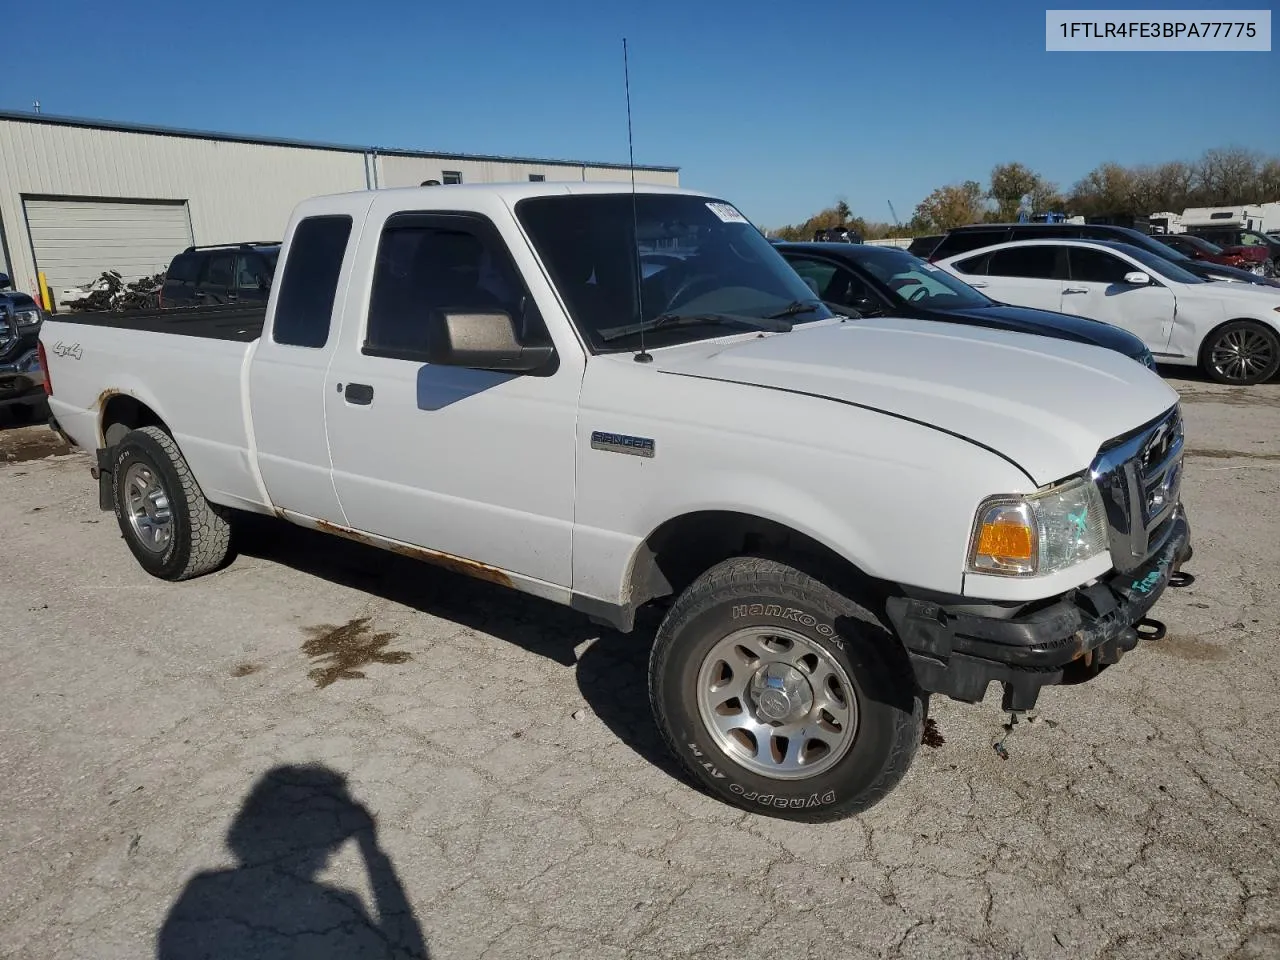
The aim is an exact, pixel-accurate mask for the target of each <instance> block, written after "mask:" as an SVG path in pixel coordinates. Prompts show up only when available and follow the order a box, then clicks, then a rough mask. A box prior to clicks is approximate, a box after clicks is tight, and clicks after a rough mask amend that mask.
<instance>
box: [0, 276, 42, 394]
mask: <svg viewBox="0 0 1280 960" xmlns="http://www.w3.org/2000/svg"><path fill="white" fill-rule="evenodd" d="M43 322H44V311H43V310H41V309H40V306H39V305H38V304H37V303H36V302H35V300H33V299H31V297H29V296H28V295H27V294H25V293H19V292H18V291H16V290H10V289H9V277H8V275H7V274H3V273H0V407H7V408H8V409H9V412H10V413H11V414H12V415H14V416H17V417H21V418H23V419H30V418H31V416H32V415H33V414H34V413H35V412H36V410H38V409H42V408H43V407H44V402H45V393H44V368H43V367H41V365H40V355H39V353H38V352H37V350H36V342H37V341H38V340H39V338H40V325H41V323H43Z"/></svg>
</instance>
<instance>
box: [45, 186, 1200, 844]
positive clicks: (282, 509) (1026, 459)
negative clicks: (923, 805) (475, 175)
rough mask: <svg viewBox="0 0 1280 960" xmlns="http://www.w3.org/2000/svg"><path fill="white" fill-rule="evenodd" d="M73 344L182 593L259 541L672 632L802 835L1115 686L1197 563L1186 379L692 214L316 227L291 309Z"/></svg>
mask: <svg viewBox="0 0 1280 960" xmlns="http://www.w3.org/2000/svg"><path fill="white" fill-rule="evenodd" d="M41 341H42V344H43V345H44V347H45V351H46V354H47V356H48V360H49V370H48V372H49V379H50V385H49V386H50V390H51V392H52V398H51V401H50V402H51V406H52V411H53V415H54V418H55V422H56V429H59V430H61V431H64V432H65V434H66V435H68V436H69V437H70V438H71V439H72V440H73V441H74V443H76V444H77V445H78V446H80V447H82V448H84V449H85V450H92V451H94V452H95V456H96V465H95V466H94V468H93V471H94V474H95V476H96V477H97V480H98V484H99V496H100V503H101V506H102V507H103V508H104V509H109V510H114V512H115V514H116V516H117V518H118V520H119V526H120V531H121V533H122V534H123V537H124V541H125V543H126V545H127V546H128V548H129V549H130V550H131V551H132V553H133V555H134V557H136V558H137V560H138V562H139V563H140V564H141V565H142V567H143V568H144V569H146V570H147V571H148V572H150V573H151V574H153V575H154V576H156V577H159V578H162V579H166V580H183V579H186V578H188V577H194V576H197V575H199V574H203V573H207V572H209V571H211V570H216V569H218V568H219V567H220V566H221V565H222V564H224V563H226V562H227V561H228V557H229V556H230V543H231V536H232V531H233V530H234V528H235V525H236V522H237V517H238V516H240V515H242V514H244V513H258V514H271V515H275V516H277V517H280V518H283V519H285V520H288V521H289V522H292V523H295V524H300V525H302V526H304V527H310V528H312V529H316V530H323V531H327V532H329V533H332V534H335V535H337V536H341V537H347V538H351V539H355V540H359V541H361V542H364V543H368V544H375V545H377V546H379V547H383V548H387V549H390V550H394V551H396V552H399V553H402V554H408V555H411V556H415V557H419V558H421V559H423V560H426V561H430V562H433V563H437V564H441V565H443V566H445V567H447V568H449V569H452V570H455V571H460V572H462V573H466V574H470V575H472V576H476V577H480V578H482V579H485V580H488V581H491V582H493V583H497V584H502V585H505V586H508V587H512V588H514V589H517V590H522V591H525V592H527V593H531V594H534V595H536V596H539V597H544V598H547V599H550V600H553V601H556V602H558V603H561V604H565V605H568V606H570V607H572V608H575V609H577V610H579V611H581V612H582V613H584V614H585V615H587V616H589V617H591V618H593V619H594V620H595V621H597V622H600V623H603V624H607V625H611V626H612V627H614V628H616V629H617V630H618V631H621V632H624V633H625V632H629V631H631V630H632V628H633V625H634V623H635V622H636V613H637V611H638V610H639V609H640V608H642V607H646V606H653V607H657V608H659V609H660V611H661V612H662V620H661V626H660V628H659V629H658V631H657V636H656V639H655V641H654V643H653V649H652V654H651V660H650V665H649V688H650V699H651V703H652V708H653V714H654V717H655V719H656V721H657V724H658V726H659V728H660V729H661V731H662V733H663V735H664V737H665V739H666V742H667V744H668V745H669V746H670V748H671V750H672V751H673V752H674V753H675V755H676V756H677V757H679V758H680V760H681V761H682V762H683V764H684V766H685V767H686V768H687V770H688V771H689V773H690V774H691V775H692V777H693V778H695V779H696V781H697V782H698V783H700V784H701V785H702V787H704V788H705V789H706V790H707V791H709V792H710V793H712V794H713V795H715V796H716V797H719V798H721V799H722V800H724V801H727V802H728V803H731V804H735V805H737V806H739V807H742V808H745V809H747V810H753V811H757V812H760V813H765V814H771V815H774V816H779V817H787V818H792V819H799V820H829V819H835V818H839V817H844V816H847V815H850V814H853V813H855V812H857V811H861V810H864V809H866V808H867V807H869V806H870V805H871V804H873V803H875V802H877V801H878V800H880V799H881V798H882V797H884V796H885V795H886V794H887V793H888V792H889V791H890V790H891V789H892V788H893V787H894V785H895V784H896V783H897V782H898V781H899V780H900V779H901V778H902V776H903V775H904V774H905V773H906V771H907V768H908V766H909V765H910V763H911V760H912V757H913V755H914V753H915V751H916V748H917V745H918V744H919V743H920V740H921V733H922V725H923V723H924V718H925V715H926V707H927V703H928V700H929V697H930V696H931V695H933V694H939V695H943V696H948V697H953V698H956V699H959V700H963V701H971V702H978V701H981V700H983V698H984V696H985V694H986V692H987V689H988V687H989V686H990V685H991V684H992V682H994V683H996V684H998V685H999V686H1000V688H1001V690H1002V702H1003V706H1004V707H1005V708H1006V709H1009V710H1015V711H1017V710H1026V709H1029V708H1031V707H1032V706H1033V705H1034V704H1035V703H1036V698H1037V696H1038V694H1039V692H1040V690H1041V689H1042V688H1043V687H1045V686H1047V685H1051V684H1057V683H1060V682H1061V681H1063V680H1064V678H1079V677H1083V676H1087V675H1088V674H1089V673H1091V672H1096V671H1097V670H1098V669H1099V668H1100V667H1101V666H1103V665H1106V664H1112V663H1115V662H1116V661H1118V660H1119V659H1120V657H1121V655H1122V654H1123V653H1124V652H1125V651H1127V650H1130V649H1131V648H1133V647H1134V646H1135V645H1136V644H1137V642H1138V636H1139V629H1141V628H1142V625H1143V624H1144V618H1146V617H1147V613H1148V611H1149V610H1150V609H1151V607H1152V605H1153V604H1154V603H1155V602H1156V601H1157V599H1158V598H1159V597H1160V595H1161V593H1162V592H1163V591H1164V589H1165V587H1166V585H1167V584H1168V583H1169V579H1170V576H1171V575H1172V574H1173V573H1174V572H1175V571H1176V570H1177V569H1178V567H1179V565H1180V564H1181V563H1182V562H1183V561H1185V560H1186V559H1187V557H1188V555H1189V545H1188V544H1189V530H1188V524H1187V520H1186V517H1185V516H1184V513H1183V509H1182V506H1181V502H1180V498H1179V481H1180V479H1181V475H1182V459H1183V439H1182V421H1181V419H1180V416H1179V408H1178V402H1177V401H1178V397H1177V394H1175V393H1174V391H1173V390H1172V389H1170V388H1169V387H1168V386H1167V385H1166V384H1165V383H1164V382H1163V381H1162V380H1161V379H1160V377H1159V376H1158V375H1156V374H1155V373H1153V372H1151V371H1150V370H1147V369H1144V368H1143V367H1142V366H1140V365H1139V364H1135V363H1134V362H1133V361H1132V360H1130V359H1129V358H1128V357H1124V356H1121V355H1120V354H1118V353H1115V352H1114V351H1110V350H1105V349H1102V348H1100V347H1094V346H1089V345H1086V344H1079V343H1072V342H1068V341H1063V340H1057V339H1051V338H1047V337H1041V336H1037V335H1034V334H1024V333H1012V332H1006V331H997V330H986V329H980V328H973V327H963V326H955V325H950V324H946V323H939V322H937V321H918V320H911V319H906V318H895V317H880V318H875V319H856V318H849V317H843V316H839V315H836V314H833V313H832V312H831V311H830V310H828V309H827V308H826V307H825V306H824V305H823V304H822V303H821V302H820V301H819V300H817V299H816V298H815V296H814V294H813V292H812V291H811V290H810V288H809V287H808V286H807V285H806V284H805V282H804V281H803V280H801V278H800V277H799V276H797V274H796V273H795V272H794V271H793V270H792V269H791V268H790V267H789V266H788V265H787V264H786V262H785V261H784V260H783V259H782V257H781V256H780V255H779V254H778V252H777V251H776V250H775V249H774V248H773V246H772V245H771V244H770V243H769V242H768V241H767V240H766V239H765V238H764V236H763V235H762V234H761V233H760V231H759V230H757V229H756V228H755V227H754V226H753V225H752V224H751V223H750V222H748V221H747V219H746V218H745V217H744V216H743V215H742V214H741V213H740V212H739V211H738V210H737V209H736V208H735V207H734V206H733V205H732V204H730V203H728V202H726V201H724V200H722V199H720V198H718V197H715V196H708V195H704V194H701V193H695V192H691V191H687V190H679V189H674V188H671V189H665V188H659V187H650V186H645V187H643V188H639V190H638V192H637V193H636V194H635V195H634V196H633V195H632V193H631V192H630V190H629V189H627V188H625V187H622V186H618V185H611V184H554V183H536V184H533V183H531V184H520V185H482V186H451V187H449V188H448V189H447V190H441V189H431V188H425V189H424V188H409V189H395V190H378V191H372V192H363V193H352V194H345V195H341V196H330V197H320V198H315V199H310V200H307V201H304V202H303V203H301V204H300V205H299V206H298V208H297V209H296V211H295V212H294V213H293V214H292V216H291V218H290V221H289V223H288V225H287V229H286V231H285V234H284V242H283V247H282V251H281V254H280V263H279V266H278V269H277V274H276V282H275V283H274V284H273V285H272V288H271V292H270V296H269V299H268V302H267V304H266V306H265V308H261V307H260V308H250V307H244V306H239V307H230V308H228V307H209V308H190V309H179V310H154V311H138V312H134V313H125V314H119V313H117V314H109V315H107V314H99V315H93V314H86V315H74V316H68V317H61V316H58V317H54V318H52V319H50V320H49V321H47V322H46V324H45V327H44V330H43V332H42V334H41ZM1086 691H1087V688H1085V687H1075V688H1073V690H1072V692H1071V695H1072V696H1089V695H1090V694H1089V693H1088V692H1086Z"/></svg>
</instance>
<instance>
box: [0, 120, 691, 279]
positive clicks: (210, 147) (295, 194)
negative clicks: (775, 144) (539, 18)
mask: <svg viewBox="0 0 1280 960" xmlns="http://www.w3.org/2000/svg"><path fill="white" fill-rule="evenodd" d="M375 168H376V169H375ZM446 170H457V171H459V172H461V173H462V176H463V182H465V183H494V182H512V181H527V180H528V178H529V174H531V173H540V174H543V175H544V176H546V178H547V180H548V181H552V180H577V181H582V180H592V181H599V180H618V181H621V180H626V179H628V177H629V176H630V174H629V173H628V171H627V168H625V167H599V166H592V165H589V164H577V163H560V162H557V163H536V162H522V161H507V160H482V159H474V160H472V159H454V158H448V157H437V156H430V155H421V156H386V155H380V156H378V157H377V158H376V160H375V159H374V158H372V157H370V155H369V154H368V153H367V152H365V151H363V150H360V149H359V148H353V149H350V150H346V149H327V150H326V149H320V148H318V147H310V146H305V145H299V146H292V145H282V144H264V143H240V142H236V141H231V140H220V139H205V138H202V137H199V136H189V135H188V136H178V135H173V134H167V133H152V132H140V131H129V130H112V129H103V128H99V127H87V126H74V125H69V124H59V123H58V122H56V121H54V122H32V121H24V120H15V119H10V118H0V225H2V226H3V230H4V234H3V236H4V243H5V248H6V250H7V252H8V255H9V266H10V270H9V273H10V274H11V276H12V278H13V283H14V286H15V287H17V288H18V289H22V290H27V291H30V292H33V293H34V292H35V291H36V289H37V286H36V263H35V261H34V258H33V256H32V244H31V237H30V234H29V232H28V225H27V220H26V217H25V215H24V210H23V203H24V200H25V199H44V200H49V199H57V200H126V201H127V200H146V201H173V202H180V203H181V202H185V203H186V204H187V206H188V209H189V210H190V216H191V229H192V233H193V234H194V237H195V242H196V243H198V244H208V243H228V242H234V241H241V240H274V239H278V238H279V237H280V236H281V235H282V234H283V233H284V228H285V224H286V223H287V221H288V217H289V214H290V212H291V211H292V209H293V207H294V205H295V204H296V203H297V202H298V201H300V200H303V199H305V198H307V197H313V196H317V195H319V194H327V193H344V192H347V191H352V190H364V189H366V188H367V187H368V186H369V185H370V183H371V182H372V181H373V179H374V177H375V176H376V178H377V185H378V186H380V187H397V186H411V185H412V186H416V185H418V184H420V183H421V182H422V181H423V180H428V179H439V180H442V179H443V174H444V171H446ZM636 180H637V182H644V183H659V184H669V185H673V186H675V185H678V184H679V174H678V173H677V172H675V171H656V170H641V169H637V171H636Z"/></svg>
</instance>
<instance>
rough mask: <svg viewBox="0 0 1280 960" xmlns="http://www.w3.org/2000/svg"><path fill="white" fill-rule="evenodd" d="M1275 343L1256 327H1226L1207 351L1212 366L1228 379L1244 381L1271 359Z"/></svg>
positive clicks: (1268, 364) (1272, 361) (1260, 369)
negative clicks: (1232, 328)
mask: <svg viewBox="0 0 1280 960" xmlns="http://www.w3.org/2000/svg"><path fill="white" fill-rule="evenodd" d="M1275 358H1276V351H1275V345H1274V344H1273V343H1272V342H1271V340H1270V339H1269V338H1268V337H1266V336H1264V335H1263V334H1261V333H1259V332H1258V331H1256V330H1248V329H1238V330H1228V331H1227V332H1226V333H1225V334H1223V335H1222V336H1221V337H1219V338H1218V341H1217V342H1216V343H1215V344H1214V345H1213V349H1212V350H1211V351H1210V354H1209V363H1210V365H1212V367H1213V369H1214V370H1215V371H1216V372H1217V373H1219V374H1220V375H1221V376H1223V377H1225V378H1226V379H1228V380H1248V379H1251V378H1253V377H1256V376H1258V375H1259V374H1261V373H1263V372H1265V371H1266V370H1267V369H1269V368H1270V367H1271V365H1272V364H1273V363H1274V362H1275Z"/></svg>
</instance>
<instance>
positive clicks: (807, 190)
mask: <svg viewBox="0 0 1280 960" xmlns="http://www.w3.org/2000/svg"><path fill="white" fill-rule="evenodd" d="M1058 6H1066V4H1059V5H1058ZM1127 6H1128V7H1130V8H1135V7H1136V8H1141V7H1150V6H1151V5H1150V4H1140V3H1139V4H1133V3H1131V4H1128V5H1127ZM1209 6H1211V5H1210V4H1206V3H1204V0H1201V7H1202V8H1204V7H1209ZM1219 6H1220V7H1225V6H1227V5H1219ZM1044 9H1045V5H1040V4H1032V3H1026V2H982V3H978V4H965V5H961V4H958V3H954V2H931V0H916V2H912V3H875V4H865V3H858V2H849V0H844V2H832V3H829V2H822V0H810V2H808V3H804V4H798V3H764V2H759V0H741V2H739V3H734V4H729V3H720V2H703V3H688V2H686V3H679V4H676V3H669V2H665V0H649V2H646V3H636V4H632V5H631V6H630V7H629V8H622V7H620V6H617V5H609V6H606V5H605V4H588V3H568V2H560V0H543V2H540V3H531V2H527V0H526V2H520V3H514V2H511V0H488V2H484V3H476V4H475V5H474V6H473V5H471V4H467V3H462V4H444V3H406V2H383V3H369V4H352V3H348V2H341V3H340V2H337V0H314V2H312V3H298V2H291V0H290V2H272V3H270V4H265V3H244V2H240V0H233V2H226V3H220V4H214V5H209V4H182V3H175V2H173V0H163V2H146V3H133V4H123V3H121V4H114V5H108V6H104V5H102V4H101V3H100V2H88V0H43V2H41V3H20V4H15V5H13V8H12V9H10V10H9V11H8V12H7V13H6V16H5V34H6V36H7V37H8V38H9V40H10V41H11V42H10V51H11V60H12V55H16V54H17V53H18V51H19V50H21V51H25V56H23V57H22V58H21V59H22V61H23V63H22V65H21V66H20V67H17V68H15V69H10V70H8V71H7V72H6V75H5V79H4V81H3V83H2V84H0V106H3V107H5V108H7V109H19V110H26V109H29V108H30V105H31V101H32V100H34V99H37V98H38V99H39V100H40V101H41V103H42V107H43V110H44V112H45V113H49V114H60V115H69V116H84V117H97V118H103V119H111V120H121V121H133V122H140V123H156V124H164V125H172V126H184V127H194V128H200V129H211V130H223V131H228V132H242V133H250V134H264V135H275V136H285V137H298V138H306V139H318V140H328V141H338V142H350V143H358V144H371V145H379V146H396V147H413V148H424V149H434V150H447V151H456V152H477V153H492V154H517V155H523V156H537V157H568V158H573V159H587V160H610V161H618V160H624V161H625V159H626V155H627V143H626V117H625V114H624V98H623V85H622V50H621V38H622V37H623V36H626V37H627V38H628V40H629V44H630V50H631V85H632V86H631V95H632V106H633V111H634V128H635V138H636V160H637V162H641V163H645V162H648V163H663V164H674V165H678V166H680V167H681V168H682V170H681V181H682V183H683V184H684V185H685V186H690V187H697V188H700V189H706V190H710V191H714V192H716V193H719V194H721V195H722V196H724V197H726V198H729V199H732V200H734V201H735V202H736V203H737V204H738V205H739V207H741V209H742V210H743V212H744V213H746V214H747V215H748V216H749V217H750V218H751V219H752V220H754V221H755V222H756V223H758V224H760V225H762V226H777V225H780V224H782V223H788V222H793V221H798V220H802V219H804V218H805V217H807V216H808V215H809V214H811V213H813V212H815V211H816V210H818V209H820V208H821V207H823V206H827V205H829V204H831V203H832V202H834V201H835V199H836V198H838V197H844V198H846V199H847V200H848V202H849V203H850V205H851V206H852V207H853V209H854V212H855V213H857V214H859V215H862V216H864V217H867V218H868V219H877V220H880V219H885V220H887V219H889V209H888V205H887V201H888V200H892V201H893V203H894V205H895V206H896V208H897V211H898V214H899V216H900V217H902V218H903V219H904V220H905V219H906V218H907V217H909V216H910V213H911V211H912V209H913V208H914V206H915V204H916V203H917V202H919V201H920V200H921V199H922V198H923V197H924V196H925V195H926V194H927V193H928V192H929V191H930V190H932V189H933V188H934V187H937V186H939V185H941V184H944V183H948V182H957V181H960V180H963V179H967V178H972V179H975V180H980V181H985V179H986V175H987V173H988V172H989V170H990V168H991V166H992V165H993V164H994V163H997V162H1001V161H1008V160H1019V161H1022V162H1023V163H1026V164H1028V165H1029V166H1031V167H1032V168H1033V169H1036V170H1038V171H1040V172H1041V173H1043V174H1045V175H1046V176H1048V177H1049V178H1051V179H1054V180H1057V181H1058V182H1059V183H1060V184H1061V185H1063V186H1068V185H1069V184H1070V183H1071V182H1072V181H1074V180H1075V179H1077V178H1078V177H1080V176H1081V175H1083V174H1084V173H1085V172H1087V171H1088V170H1089V169H1090V168H1092V167H1093V166H1095V165H1097V164H1098V163H1100V162H1102V161H1105V160H1115V161H1118V162H1121V163H1141V162H1149V161H1150V162H1155V161H1161V160H1168V159H1193V158H1195V157H1196V156H1198V155H1199V154H1200V153H1201V152H1202V151H1203V150H1204V149H1206V148H1208V147H1213V146H1228V145H1241V146H1246V147H1251V148H1254V149H1257V150H1261V151H1264V152H1268V153H1272V154H1280V122H1278V121H1280V106H1277V104H1278V103H1280V99H1278V98H1280V66H1278V64H1280V61H1278V60H1277V58H1278V57H1280V54H1277V53H1275V52H1272V53H1253V54H1246V53H1200V54H1197V53H1159V54H1157V53H1150V54H1076V53H1046V52H1045V51H1044ZM46 44H47V49H45V50H43V51H42V47H44V46H45V45H46ZM11 65H13V66H16V63H15V64H11Z"/></svg>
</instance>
